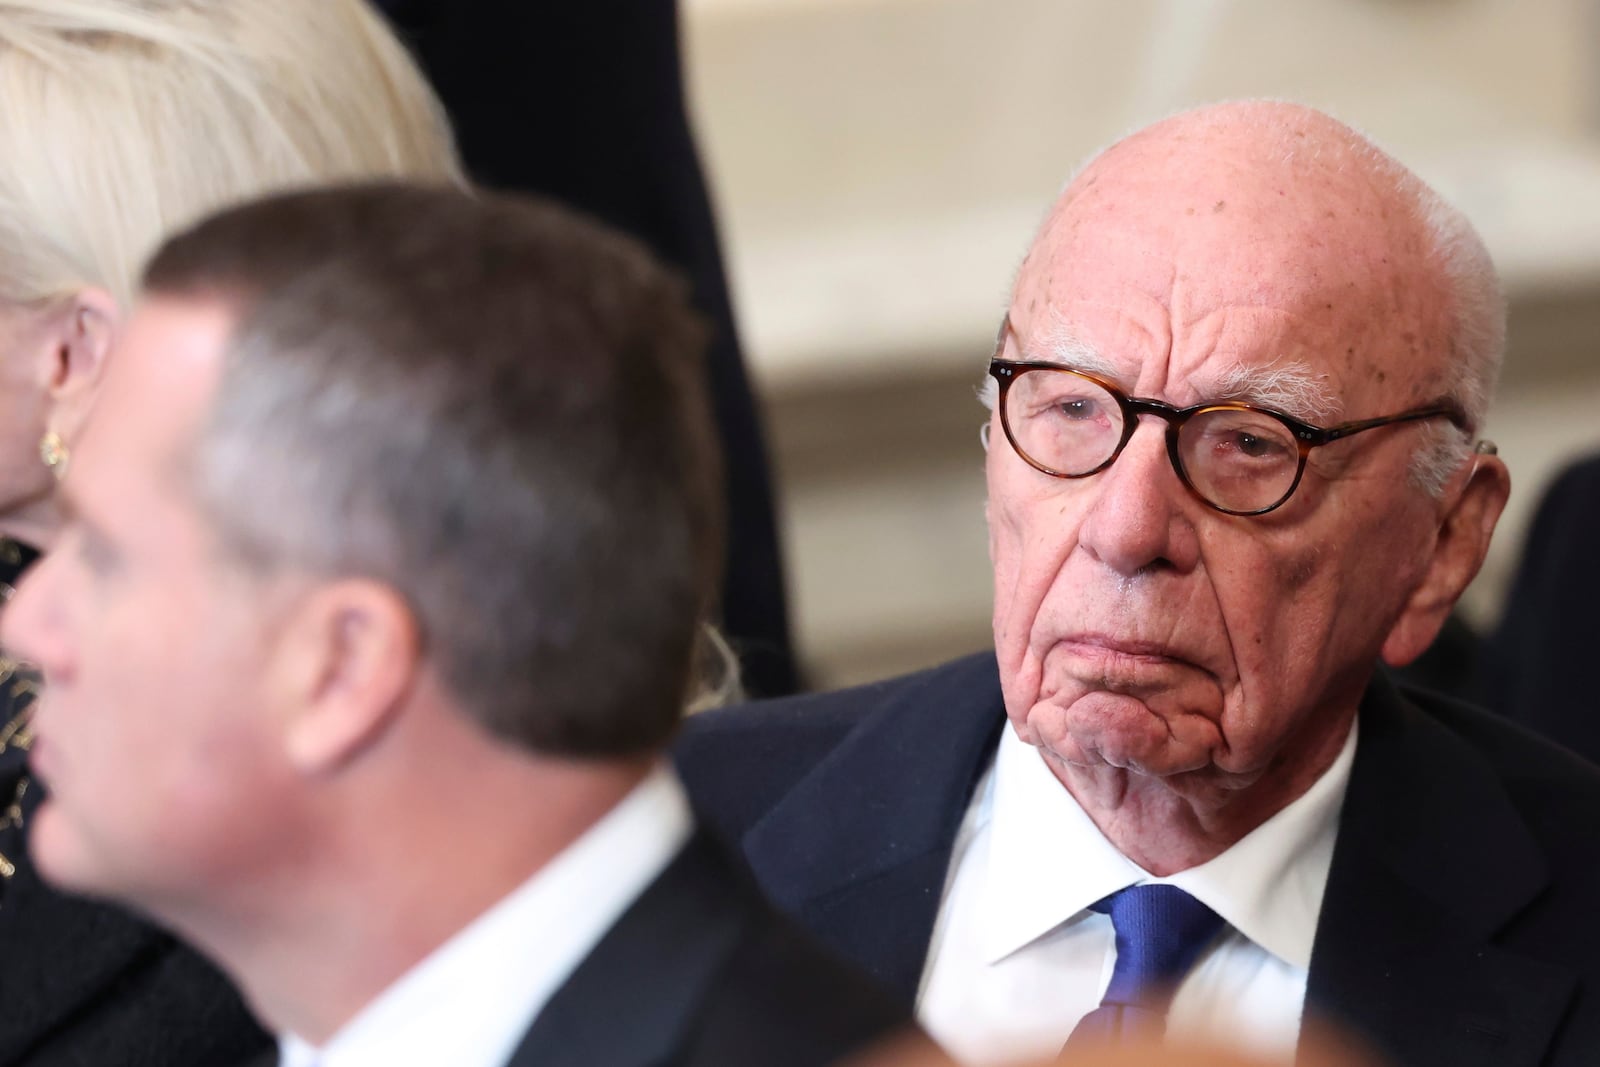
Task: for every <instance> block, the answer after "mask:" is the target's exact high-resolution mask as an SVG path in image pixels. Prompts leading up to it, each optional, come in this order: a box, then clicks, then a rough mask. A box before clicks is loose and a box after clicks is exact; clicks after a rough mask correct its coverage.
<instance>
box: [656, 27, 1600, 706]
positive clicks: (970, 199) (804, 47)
mask: <svg viewBox="0 0 1600 1067" xmlns="http://www.w3.org/2000/svg"><path fill="white" fill-rule="evenodd" d="M684 2H685V9H684V10H685V24H686V33H687V41H686V44H687V48H688V54H689V59H690V75H691V95H692V99H693V102H694V106H695V108H696V113H697V121H698V126H699V133H700V137H701V142H702V147H703V149H704V150H705V153H706V161H707V164H708V168H709V170H710V172H711V176H712V180H713V184H714V189H715V192H716V195H717V198H718V201H719V207H720V210H721V217H722V223H723V228H724V234H723V236H724V241H725V243H726V246H727V251H728V255H729V265H730V268H731V273H732V278H733V285H734V291H735V298H736V301H737V303H738V307H739V310H740V314H741V318H742V325H743V330H744V335H745V341H746V346H747V349H748V351H749V354H750V359H751V363H752V371H753V373H754V376H755V378H756V381H757V383H758V386H759V388H760V389H761V391H762V394H763V398H764V400H765V403H766V405H767V407H768V413H769V427H770V431H771V433H772V437H773V444H774V450H775V462H776V466H777V470H778V475H779V485H780V490H781V492H782V494H783V499H784V504H785V523H784V526H785V530H786V532H787V536H788V546H787V547H788V555H789V562H790V572H791V573H790V581H791V590H792V593H793V597H794V606H795V609H796V623H797V629H798V633H799V637H800V641H801V643H802V650H803V652H804V654H805V657H806V659H807V660H808V662H809V663H810V664H811V665H812V668H813V673H814V677H815V680H816V681H817V682H819V683H835V682H839V681H845V680H852V679H856V678H864V677H872V676H875V675H879V674H883V673H887V672H889V671H893V670H897V669H900V668H903V667H907V666H913V665H916V664H919V663H927V662H933V661H935V660H937V659H939V658H941V657H943V656H945V655H948V654H951V653H954V652H958V651H963V650H967V649H971V648H976V647H980V646H982V645H983V644H984V643H985V642H986V640H987V629H988V624H987V619H988V597H989V584H988V574H987V561H986V557H985V551H984V531H983V520H982V507H983V495H982V477H981V469H980V468H981V460H980V455H981V454H980V452H979V449H978V444H977V436H976V428H977V426H978V424H979V423H980V422H981V420H982V414H981V411H980V409H979V408H978V407H977V405H976V403H975V401H974V400H973V398H972V386H973V384H974V383H975V382H976V381H977V378H978V376H979V375H980V374H981V372H982V367H983V362H984V358H985V357H986V356H987V353H988V347H989V345H990V343H991V340H992V336H993V329H994V324H995V322H996V321H997V319H998V317H999V314H1000V310H1001V308H1002V307H1003V305H1004V302H1005V297H1006V291H1007V287H1008V285H1009V282H1010V276H1011V272H1012V270H1013V269H1014V265H1015V262H1016V260H1017V259H1018V257H1019V256H1020V254H1021V251H1022V249H1023V246H1024V245H1025V244H1026V242H1027V239H1028V236H1029V233H1030V231H1031V229H1032V227H1033V226H1034V224H1035V223H1036V221H1037V219H1038V218H1039V216H1040V213H1041V212H1042V211H1043V209H1044V208H1045V206H1046V205H1047V204H1048V202H1049V201H1050V199H1051V198H1052V196H1053V194H1054V192H1055V190H1056V189H1057V188H1058V187H1059V185H1060V183H1061V181H1062V180H1063V179H1064V178H1065V177H1066V175H1067V174H1068V173H1070V171H1071V170H1072V169H1073V167H1075V166H1076V165H1077V163H1078V162H1080V161H1081V160H1082V159H1083V158H1084V157H1085V156H1086V155H1088V154H1089V153H1091V152H1092V151H1093V150H1094V149H1095V148H1096V147H1098V146H1099V145H1101V144H1103V143H1105V142H1107V141H1109V140H1112V139H1114V138H1115V137H1116V136H1117V135H1118V134H1119V133H1121V132H1122V131H1124V130H1127V129H1130V128H1132V127H1134V126H1137V125H1140V124H1142V123H1144V122H1146V121H1148V120H1150V119H1152V118H1155V117H1157V116H1159V115H1161V114H1164V113H1166V112H1169V111H1172V110H1176V109H1178V108H1181V107H1184V106H1188V105H1190V104H1193V103H1197V102H1201V101H1206V100H1213V99H1222V98H1228V97H1238V96H1263V95H1265V96H1282V97H1289V98H1294V99H1299V100H1303V101H1306V102H1308V103H1312V104H1315V105H1318V106H1320V107H1324V108H1326V109H1328V110H1330V111H1332V112H1333V113H1334V114H1336V115H1339V116H1340V117H1342V118H1344V119H1346V120H1347V121H1350V122H1352V123H1354V124H1355V125H1357V126H1359V127H1361V128H1363V129H1365V130H1366V131H1368V132H1369V133H1370V134H1372V135H1373V136H1374V137H1376V138H1377V139H1378V140H1379V141H1380V142H1381V143H1383V144H1385V145H1386V146H1388V147H1389V148H1390V149H1391V150H1393V151H1394V152H1395V153H1396V154H1397V155H1399V156H1400V157H1401V158H1402V159H1404V160H1406V161H1407V162H1409V163H1411V164H1412V165H1413V166H1414V167H1415V168H1416V169H1417V170H1418V171H1419V172H1420V173H1422V174H1423V176H1424V177H1426V178H1428V179H1429V180H1431V181H1433V182H1434V183H1435V184H1437V185H1438V186H1439V187H1440V188H1441V189H1443V190H1444V191H1445V192H1446V193H1447V194H1448V195H1450V196H1451V197H1452V198H1453V199H1454V200H1455V201H1456V202H1457V203H1458V204H1460V205H1461V206H1462V207H1463V208H1465V209H1466V210H1467V211H1468V213H1469V214H1470V215H1472V217H1473V218H1474V220H1475V221H1476V222H1477V223H1478V225H1479V227H1480V228H1481V229H1482V230H1483V232H1484V235H1485V238H1486V240H1487V241H1488V242H1489V245H1490V248H1491V250H1492V251H1493V252H1494V254H1495V257H1496V260H1497V262H1498V263H1499V264H1500V265H1501V269H1502V273H1503V274H1504V276H1505V278H1506V281H1507V285H1508V289H1509V292H1510V295H1511V301H1512V341H1511V354H1510V357H1509V360H1508V367H1507V373H1506V378H1505V384H1504V388H1503V390H1502V394H1501V398H1500V400H1499V402H1498V403H1497V405H1496V408H1495V410H1494V413H1493V416H1492V419H1491V425H1490V434H1491V436H1494V437H1495V438H1496V439H1497V440H1498V441H1499V443H1500V445H1501V448H1502V453H1503V454H1504V455H1505V456H1506V457H1507V460H1508V462H1509V463H1510V465H1511V467H1512V470H1513V474H1514V477H1515V479H1516V482H1517V488H1516V492H1515V495H1514V498H1513V506H1512V509H1511V512H1510V513H1509V514H1508V516H1507V520H1506V523H1505V524H1504V526H1503V528H1502V536H1501V538H1500V541H1499V544H1498V546H1497V552H1496V555H1495V556H1494V558H1493V559H1492V560H1491V561H1490V565H1489V566H1488V567H1487V568H1486V571H1485V574H1484V575H1483V577H1482V578H1481V579H1480V581H1479V583H1478V584H1477V585H1476V586H1475V587H1474V589H1473V591H1472V595H1471V598H1470V602H1469V605H1468V606H1469V608H1470V610H1471V611H1472V613H1473V614H1474V616H1475V617H1477V618H1479V619H1480V620H1491V619H1492V618H1493V615H1494V612H1495V610H1496V609H1497V606H1498V600H1499V597H1500V594H1501V590H1502V588H1503V584H1504V581H1505V579H1506V577H1507V571H1508V568H1509V566H1510V563H1511V560H1512V557H1513V554H1514V550H1515V548H1516V542H1517V539H1518V537H1519V536H1520V532H1521V528H1522V526H1523V524H1524V523H1525V522H1526V519H1527V517H1528V516H1527V510H1528V508H1529V507H1530V506H1531V505H1532V504H1533V503H1534V502H1535V500H1536V498H1537V493H1538V490H1539V489H1540V488H1541V487H1542V484H1543V483H1544V481H1545V480H1546V479H1548V478H1549V477H1550V475H1551V474H1552V473H1553V471H1554V469H1555V467H1556V465H1557V464H1558V463H1559V462H1561V461H1562V460H1563V459H1565V458H1566V457H1568V456H1570V455H1572V454H1573V453H1575V452H1578V451H1581V450H1583V449H1584V448H1586V447H1600V417H1597V415H1596V414H1595V412H1596V411H1597V410H1600V362H1597V358H1596V357H1597V349H1600V330H1597V329H1596V327H1597V326H1600V121H1597V115H1600V74H1597V70H1596V60H1597V58H1600V46H1597V45H1596V41H1597V39H1600V33H1597V31H1600V11H1597V10H1596V5H1594V4H1592V3H1588V2H1579V0H1234V2H1227V0H1165V2H1157V0H1094V2H1082V0H684Z"/></svg>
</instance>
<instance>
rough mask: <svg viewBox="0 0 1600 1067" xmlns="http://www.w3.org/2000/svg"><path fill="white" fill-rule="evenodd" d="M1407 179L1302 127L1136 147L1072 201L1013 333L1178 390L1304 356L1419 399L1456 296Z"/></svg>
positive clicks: (1140, 139)
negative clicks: (1149, 369) (1150, 370)
mask: <svg viewBox="0 0 1600 1067" xmlns="http://www.w3.org/2000/svg"><path fill="white" fill-rule="evenodd" d="M1341 129H1342V128H1341ZM1302 132H1303V131H1302ZM1391 168H1392V169H1391ZM1397 173H1398V174H1400V175H1403V172H1398V168H1393V167H1392V164H1389V163H1388V162H1387V160H1386V159H1385V158H1384V157H1381V156H1379V155H1377V153H1376V152H1374V151H1372V150H1370V148H1364V147H1363V145H1362V144H1359V143H1344V142H1342V141H1335V142H1332V143H1326V144H1323V143H1318V142H1317V141H1316V139H1315V138H1313V137H1311V136H1310V135H1307V136H1305V137H1302V136H1298V135H1297V134H1296V132H1295V131H1294V130H1289V131H1283V130H1269V131H1267V132H1262V131H1261V130H1259V129H1257V130H1249V129H1246V130H1230V129H1222V130H1220V131H1218V130H1215V129H1202V130H1187V129H1184V128H1182V127H1180V128H1177V129H1174V130H1167V131H1165V132H1163V131H1162V128H1161V127H1157V128H1156V129H1155V130H1152V131H1147V132H1146V133H1145V134H1141V135H1135V136H1134V137H1133V138H1130V139H1129V140H1127V141H1124V142H1122V143H1119V144H1118V145H1115V146H1113V147H1112V148H1111V149H1109V150H1107V152H1105V153H1104V154H1103V155H1102V156H1100V157H1099V158H1098V159H1097V160H1095V161H1094V162H1093V163H1091V164H1090V165H1089V166H1088V167H1087V168H1086V169H1085V170H1084V172H1083V173H1082V174H1081V175H1080V176H1079V177H1078V178H1077V179H1076V180H1075V181H1074V182H1073V183H1072V184H1071V185H1070V186H1069V187H1068V188H1067V189H1066V191H1065V192H1064V193H1063V194H1062V197H1061V199H1060V200H1059V201H1058V202H1057V204H1056V205H1055V207H1054V209H1053V210H1052V212H1051V214H1050V216H1049V218H1048V219H1047V221H1046V223H1045V225H1044V227H1043V228H1042V229H1041V231H1040V234H1039V237H1038V239H1037V240H1036V242H1035V244H1034V246H1033V247H1032V248H1031V249H1030V251H1029V253H1028V256H1027V258H1026V260H1025V261H1024V263H1023V267H1022V269H1021V271H1020V272H1019V274H1018V278H1017V286H1016V291H1015V294H1014V297H1013V301H1012V305H1011V319H1012V323H1013V325H1014V326H1015V327H1016V328H1017V330H1018V333H1019V335H1020V336H1022V337H1023V338H1025V339H1026V338H1029V337H1030V336H1036V335H1042V334H1043V333H1045V332H1047V331H1048V332H1053V333H1054V334H1056V335H1063V334H1065V335H1071V336H1074V337H1076V339H1077V340H1078V341H1079V342H1081V343H1082V344H1083V345H1085V346H1088V347H1090V348H1092V349H1095V350H1097V351H1098V352H1099V353H1100V355H1101V356H1102V357H1103V358H1104V359H1106V360H1109V361H1110V362H1112V363H1113V364H1120V366H1121V373H1120V374H1119V377H1123V378H1129V377H1132V378H1143V377H1145V374H1144V370H1145V364H1146V363H1148V362H1149V361H1150V360H1151V359H1152V358H1162V359H1166V360H1168V361H1169V363H1170V366H1169V367H1167V368H1166V369H1165V370H1164V371H1163V372H1162V373H1161V374H1160V375H1159V376H1158V377H1160V378H1161V380H1162V382H1163V384H1166V385H1169V386H1170V387H1171V390H1175V391H1176V392H1178V393H1182V392H1183V391H1184V390H1183V389H1182V380H1183V379H1184V377H1185V376H1186V375H1189V374H1195V375H1202V376H1204V375H1205V374H1211V375H1213V376H1214V375H1216V374H1221V373H1224V372H1225V370H1226V367H1227V366H1228V365H1229V364H1246V365H1274V364H1284V363H1289V362H1292V363H1295V364H1298V365H1301V366H1305V367H1309V368H1311V369H1312V370H1314V371H1316V372H1318V373H1324V374H1326V375H1328V377H1329V379H1330V380H1331V381H1332V382H1334V383H1336V384H1337V385H1339V386H1340V387H1341V388H1355V386H1356V384H1357V383H1362V382H1368V383H1372V384H1378V383H1382V384H1384V385H1385V386H1386V388H1387V390H1389V391H1391V392H1392V391H1393V390H1394V389H1395V388H1396V387H1397V386H1400V387H1401V388H1403V389H1406V390H1407V391H1410V390H1411V389H1412V388H1413V387H1414V390H1415V391H1416V392H1417V394H1418V395H1419V396H1420V395H1422V394H1424V393H1427V392H1428V390H1429V389H1431V388H1433V387H1434V382H1433V379H1434V378H1435V377H1436V374H1437V371H1438V369H1439V368H1442V367H1443V366H1444V364H1445V360H1446V359H1447V353H1448V347H1449V345H1448V330H1449V318H1448V314H1447V310H1448V304H1447V294H1446V292H1445V290H1444V288H1443V282H1442V278H1441V276H1440V273H1439V270H1438V269H1437V266H1436V265H1435V264H1434V262H1433V256H1432V252H1431V249H1430V246H1429V241H1428V236H1427V231H1426V228H1425V224H1424V222H1423V220H1422V219H1421V218H1420V217H1419V214H1418V211H1417V209H1416V207H1415V200H1414V198H1412V197H1409V196H1408V195H1407V194H1406V193H1405V192H1404V190H1403V189H1402V187H1401V186H1400V185H1399V184H1398V181H1397V177H1396V174H1397ZM1046 358H1048V357H1046ZM1128 384H1130V385H1132V384H1135V383H1134V382H1131V381H1130V382H1129V383H1128ZM1196 389H1197V390H1198V391H1200V392H1204V391H1205V384H1204V383H1197V385H1196ZM1174 399H1179V400H1181V399H1184V398H1183V397H1182V396H1175V397H1174Z"/></svg>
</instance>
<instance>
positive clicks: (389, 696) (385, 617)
mask: <svg viewBox="0 0 1600 1067" xmlns="http://www.w3.org/2000/svg"><path fill="white" fill-rule="evenodd" d="M420 659H421V635H420V633H419V631H418V627H417V621H416V617H415V616H414V615H413V614H412V611H411V608H410V606H409V605H408V604H407V603H406V601H405V599H404V598H403V597H402V596H400V594H399V593H397V592H396V591H395V590H394V589H392V588H391V587H389V586H387V585H384V584H382V583H379V582H375V581H370V580H367V579H344V580H341V581H337V582H333V583H330V584H327V585H323V586H319V587H317V588H316V589H315V590H314V591H312V592H311V593H309V594H307V595H306V596H305V597H304V598H303V599H302V600H301V601H300V602H299V603H298V604H297V605H296V607H295V608H294V609H293V612H292V616H291V617H290V618H289V619H287V620H286V623H285V625H284V628H283V631H282V636H281V647H280V650H279V656H278V658H277V661H276V663H275V666H274V670H275V671H276V672H277V677H276V679H275V682H276V684H275V690H276V691H277V692H278V693H279V694H280V695H281V696H282V697H284V698H285V700H286V702H287V712H286V717H285V721H284V724H283V739H284V745H285V750H286V752H287V755H288V757H289V760H290V762H291V763H292V764H293V765H294V766H295V767H296V768H297V769H298V770H299V771H301V773H303V774H306V775H308V776H321V775H326V774H331V773H333V772H335V771H337V770H338V769H339V768H341V767H343V766H345V765H346V764H348V763H350V762H351V761H352V760H354V759H356V758H358V757H359V756H360V755H361V753H362V752H363V751H365V750H366V749H367V748H369V747H370V746H372V745H373V744H374V743H375V742H377V741H378V740H379V739H380V738H381V737H382V736H383V734H384V732H385V731H386V730H387V729H388V728H389V727H390V726H391V725H392V724H393V722H394V721H395V719H396V717H397V716H398V715H399V713H400V711H401V709H402V708H403V706H404V705H405V702H406V699H407V697H408V696H409V694H410V693H411V690H412V688H413V686H414V685H415V684H416V680H417V676H418V673H419V670H420Z"/></svg>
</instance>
